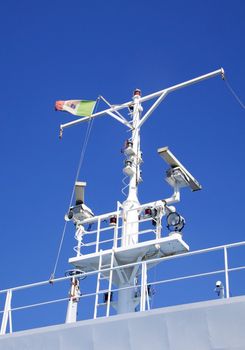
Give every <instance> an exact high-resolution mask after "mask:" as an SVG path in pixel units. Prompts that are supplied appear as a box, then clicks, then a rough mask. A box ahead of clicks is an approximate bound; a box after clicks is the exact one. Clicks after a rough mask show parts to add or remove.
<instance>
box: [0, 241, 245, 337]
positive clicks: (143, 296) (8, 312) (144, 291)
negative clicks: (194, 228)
mask: <svg viewBox="0 0 245 350" xmlns="http://www.w3.org/2000/svg"><path fill="white" fill-rule="evenodd" d="M244 246H245V241H243V242H238V243H233V244H227V245H221V246H216V247H212V248H206V249H202V250H196V251H192V252H187V253H182V254H179V255H172V256H167V257H161V258H156V259H149V260H147V261H139V262H135V263H130V264H125V265H123V266H115V267H113V268H112V270H113V271H116V270H118V269H122V268H123V269H125V268H127V267H135V266H139V267H140V268H141V273H140V275H141V282H140V284H137V285H134V286H130V287H124V288H114V289H112V290H111V292H113V293H117V292H118V291H119V290H122V289H128V288H132V289H134V290H136V289H138V290H140V292H139V293H138V299H139V305H140V306H139V311H144V310H146V309H149V308H150V303H149V295H148V288H147V287H148V286H149V285H151V286H159V285H166V284H168V283H173V282H179V281H184V280H192V279H195V278H200V277H207V276H212V275H217V274H224V278H225V283H224V285H225V291H226V293H225V297H226V298H229V297H230V273H232V272H235V271H242V270H245V265H244V261H243V263H242V264H241V265H239V266H234V267H229V260H228V252H229V250H230V249H232V248H238V247H244ZM217 251H221V252H223V267H222V268H221V269H218V270H212V271H205V272H202V273H195V274H189V275H183V276H178V277H173V278H168V279H159V280H155V281H151V282H148V281H147V278H146V277H145V276H146V275H145V271H147V269H149V268H151V267H152V266H153V265H157V264H159V266H160V264H162V263H165V262H167V261H174V260H176V261H177V260H182V259H185V258H187V257H192V256H199V255H201V254H208V253H211V252H217ZM240 256H241V259H240V260H242V259H243V260H244V254H243V255H242V254H240ZM110 270H111V268H105V269H103V270H97V271H90V272H87V273H81V275H77V276H76V277H77V278H79V277H83V278H84V277H85V276H86V277H89V276H96V275H97V274H98V273H99V272H103V273H105V272H106V271H107V272H109V271H110ZM68 279H70V276H66V277H60V278H56V279H54V280H52V284H57V283H60V282H64V281H66V280H68ZM45 285H46V286H48V285H49V286H50V281H49V280H46V281H41V282H37V283H32V284H27V285H23V286H18V287H14V288H8V289H4V290H1V291H0V299H1V295H4V294H6V297H5V306H4V308H3V310H1V311H0V313H1V314H2V323H1V331H0V334H1V335H3V334H6V332H7V328H8V331H9V333H12V332H13V324H12V320H13V312H16V311H19V310H28V309H31V308H35V307H39V306H45V305H50V304H55V303H59V302H64V301H68V300H69V299H70V298H69V297H64V298H59V299H53V300H46V301H43V302H40V303H30V304H28V305H22V306H15V307H13V306H12V301H13V296H15V295H16V294H17V293H18V292H19V291H22V290H25V289H30V288H37V287H40V286H45ZM102 293H103V291H100V292H99V293H96V292H91V293H84V294H82V295H80V297H79V299H80V301H81V300H83V299H84V298H89V297H95V296H96V295H97V294H102ZM242 293H243V294H245V286H244V290H243V291H242ZM176 304H178V302H177V301H176ZM105 305H106V303H105ZM112 306H113V305H112Z"/></svg>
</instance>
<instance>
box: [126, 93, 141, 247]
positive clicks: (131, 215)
mask: <svg viewBox="0 0 245 350" xmlns="http://www.w3.org/2000/svg"><path fill="white" fill-rule="evenodd" d="M140 97H141V91H140V90H139V89H136V90H135V91H134V96H133V100H134V105H133V130H132V142H133V151H134V154H133V155H132V156H131V161H132V167H133V175H132V176H130V180H129V190H128V197H127V199H126V201H125V202H124V203H123V210H124V227H123V234H122V246H123V247H127V246H131V245H134V244H136V243H138V230H139V224H138V211H137V210H132V209H133V208H136V207H138V206H139V200H138V182H139V178H140V158H141V151H140V128H139V127H138V124H139V121H140V116H141V112H142V106H141V103H140V101H139V99H140ZM128 210H129V211H128Z"/></svg>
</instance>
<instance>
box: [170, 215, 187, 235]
mask: <svg viewBox="0 0 245 350" xmlns="http://www.w3.org/2000/svg"><path fill="white" fill-rule="evenodd" d="M184 226H185V219H184V218H183V217H182V216H180V215H179V214H178V213H177V212H172V213H170V214H168V216H167V228H168V229H169V230H173V231H176V232H181V231H182V230H183V228H184Z"/></svg>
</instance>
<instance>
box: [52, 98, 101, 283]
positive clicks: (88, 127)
mask: <svg viewBox="0 0 245 350" xmlns="http://www.w3.org/2000/svg"><path fill="white" fill-rule="evenodd" d="M99 100H100V98H98V99H97V104H96V106H95V109H96V110H97V107H98V105H99ZM93 122H94V119H93V118H91V119H90V120H89V122H88V126H87V130H86V134H85V139H84V142H83V146H82V150H81V155H80V159H79V163H78V168H77V172H76V177H75V181H74V185H73V189H72V194H71V198H70V202H69V207H68V210H69V209H70V207H71V204H72V201H73V197H74V193H75V185H76V182H77V179H78V176H79V174H80V171H81V167H82V164H83V160H84V156H85V152H86V149H87V145H88V140H89V137H90V134H91V130H92V126H93ZM66 227H67V221H65V224H64V227H63V231H62V235H61V240H60V244H59V248H58V253H57V257H56V260H55V264H54V269H53V272H52V273H51V275H50V278H49V281H50V283H52V281H53V279H54V277H55V273H56V269H57V265H58V262H59V258H60V253H61V249H62V246H63V241H64V238H65V233H66Z"/></svg>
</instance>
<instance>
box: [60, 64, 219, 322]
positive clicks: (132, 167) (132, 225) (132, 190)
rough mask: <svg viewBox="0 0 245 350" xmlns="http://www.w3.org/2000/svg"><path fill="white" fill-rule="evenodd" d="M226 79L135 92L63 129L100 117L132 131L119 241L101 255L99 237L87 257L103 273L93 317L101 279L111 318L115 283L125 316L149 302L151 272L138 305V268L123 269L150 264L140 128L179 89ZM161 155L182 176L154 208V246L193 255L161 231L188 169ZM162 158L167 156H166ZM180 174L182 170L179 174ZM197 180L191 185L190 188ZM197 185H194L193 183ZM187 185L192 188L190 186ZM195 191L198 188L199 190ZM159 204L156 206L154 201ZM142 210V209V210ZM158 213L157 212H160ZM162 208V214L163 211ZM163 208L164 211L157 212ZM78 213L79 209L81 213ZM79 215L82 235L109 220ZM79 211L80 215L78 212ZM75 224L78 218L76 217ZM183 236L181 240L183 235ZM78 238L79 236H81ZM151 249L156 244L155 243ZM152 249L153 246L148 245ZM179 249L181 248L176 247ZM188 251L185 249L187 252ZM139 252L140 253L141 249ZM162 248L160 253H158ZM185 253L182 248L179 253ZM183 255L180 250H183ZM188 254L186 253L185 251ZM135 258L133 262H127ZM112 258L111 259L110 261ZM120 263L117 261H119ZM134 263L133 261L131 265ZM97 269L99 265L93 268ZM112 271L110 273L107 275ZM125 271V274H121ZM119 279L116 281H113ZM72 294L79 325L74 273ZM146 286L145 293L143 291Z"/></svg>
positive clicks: (81, 259)
mask: <svg viewBox="0 0 245 350" xmlns="http://www.w3.org/2000/svg"><path fill="white" fill-rule="evenodd" d="M218 75H221V76H222V78H224V70H223V69H222V68H221V69H218V70H216V71H214V72H211V73H208V74H205V75H202V76H200V77H198V78H195V79H192V80H189V81H186V82H183V83H180V84H177V85H174V86H171V87H169V88H165V89H163V90H161V91H158V92H155V93H152V94H150V95H147V96H144V97H142V96H141V91H140V90H139V89H136V90H135V91H134V93H133V99H132V100H131V101H129V102H126V103H123V104H121V105H115V106H111V107H110V108H108V109H105V110H103V111H100V112H97V113H94V114H92V115H91V116H90V117H83V118H80V119H77V120H73V121H71V122H68V123H66V124H63V125H61V126H60V135H61V136H62V133H63V130H64V129H65V128H67V127H70V126H73V125H76V124H79V123H81V122H84V121H89V120H91V118H96V117H99V116H103V115H106V114H107V115H109V116H111V117H113V118H114V119H116V120H117V121H119V122H120V123H122V124H123V125H125V126H126V127H128V128H129V129H130V131H131V135H132V136H131V138H130V139H129V140H127V141H128V142H129V143H130V152H125V155H126V160H125V168H124V172H125V173H126V174H127V175H128V176H129V185H128V196H127V199H126V200H125V201H124V202H123V203H122V204H121V205H120V206H121V208H120V210H119V208H118V209H117V212H116V219H115V218H114V220H115V222H116V228H115V232H116V233H115V237H116V239H114V245H113V247H112V249H111V250H110V251H108V252H107V251H102V250H99V243H98V237H97V243H96V252H95V254H93V255H92V254H90V256H89V254H88V256H87V259H89V264H90V266H94V270H99V273H98V282H97V293H96V298H95V304H96V305H95V312H94V317H95V318H96V317H97V307H98V306H99V302H98V299H99V297H98V294H99V286H100V279H101V275H102V274H103V275H104V277H103V278H104V279H108V281H109V287H108V293H107V299H106V301H105V303H104V304H106V316H109V314H110V299H111V294H112V293H111V286H112V283H114V284H116V285H117V286H118V301H117V305H116V307H115V308H116V310H117V313H119V314H121V313H126V312H133V311H134V310H135V307H136V305H137V304H139V302H140V309H141V310H144V309H145V303H146V298H145V296H146V294H145V293H147V292H145V291H146V289H147V269H145V267H144V265H142V271H141V296H140V300H139V298H138V300H136V299H137V298H136V297H135V289H134V287H135V278H136V275H137V273H138V271H137V269H135V268H129V267H125V268H124V267H123V264H125V265H127V263H130V262H132V261H133V262H137V261H142V259H145V255H142V249H143V248H142V245H141V246H140V244H139V243H138V241H139V240H138V238H139V220H140V218H139V215H140V213H141V212H142V208H143V209H144V208H146V206H140V203H139V200H138V184H139V182H140V179H141V177H140V163H141V162H142V159H141V149H140V129H141V127H142V125H143V124H144V123H145V121H146V120H147V119H148V118H149V117H150V115H151V114H152V113H153V111H154V110H155V109H156V108H157V107H158V105H159V104H160V103H161V102H162V101H163V99H164V98H165V97H166V96H167V95H168V94H169V93H170V92H173V91H175V90H178V89H180V88H183V87H186V86H188V85H191V84H194V83H198V82H200V81H202V80H205V79H208V78H212V77H215V76H218ZM154 98H155V99H156V100H155V102H154V103H153V104H152V106H151V107H150V108H149V109H148V111H146V113H145V114H144V115H143V116H142V112H143V108H142V105H141V104H142V103H143V102H145V101H148V100H151V99H154ZM125 108H128V109H130V111H131V115H132V121H131V122H130V121H128V120H127V119H126V118H124V117H123V116H122V115H121V114H120V113H119V111H120V110H122V109H125ZM160 151H161V152H162V153H161V152H159V154H160V155H161V156H162V157H163V158H164V157H166V158H165V160H166V159H167V162H168V163H169V164H170V165H171V169H172V170H173V169H176V171H177V173H176V174H177V175H176V174H174V172H172V173H171V174H170V175H169V179H168V180H169V181H168V182H169V183H170V184H171V185H172V186H173V187H174V194H173V196H172V197H171V198H168V199H165V200H162V201H161V204H160V205H159V204H158V207H156V205H155V204H154V205H155V207H154V205H153V203H151V207H152V208H154V210H155V211H156V212H157V214H156V215H157V221H158V224H159V225H158V226H157V229H156V232H157V233H156V240H155V241H154V247H161V248H162V247H164V244H166V242H167V244H169V242H170V241H171V242H173V239H176V242H177V243H178V244H180V245H182V248H181V249H185V250H188V249H189V247H188V246H187V245H186V243H185V242H184V241H182V235H181V234H179V233H180V232H178V231H176V232H174V234H175V236H174V235H173V236H174V237H170V238H169V241H166V240H164V239H162V238H161V237H160V235H159V232H158V231H159V230H161V218H162V216H163V215H167V210H168V213H169V212H170V209H169V208H168V207H167V206H166V205H167V204H172V203H174V202H177V201H179V187H181V186H179V181H180V180H179V177H181V171H180V173H178V171H179V170H178V169H179V165H180V166H181V168H182V171H184V175H186V173H185V170H186V169H185V168H184V167H182V165H181V164H180V163H179V162H178V160H177V159H176V158H175V157H174V156H173V154H172V153H171V152H169V151H168V150H167V148H166V147H165V148H163V149H161V150H160ZM162 154H163V155H162ZM180 170H181V169H180ZM188 175H190V174H189V173H187V175H186V177H185V176H184V177H185V178H184V177H183V174H182V177H183V179H182V181H185V182H186V183H185V184H184V185H183V184H182V187H184V186H186V185H188V186H190V187H191V186H192V185H193V186H194V189H193V188H192V190H195V189H200V188H201V187H199V186H198V183H195V179H192V177H191V176H190V177H188ZM191 181H192V184H191ZM193 181H194V182H193ZM187 182H188V183H187ZM195 186H196V188H195ZM154 203H157V202H154ZM74 208H76V206H74V207H72V210H74ZM139 208H140V209H139ZM156 208H157V209H156ZM159 208H160V209H159ZM158 209H159V211H158ZM76 210H77V209H76ZM79 210H80V212H79V215H80V216H79V220H78V219H76V220H75V221H74V222H75V223H76V227H77V232H78V231H79V232H81V229H82V230H83V225H84V224H86V223H87V224H88V223H91V222H95V220H97V225H98V226H97V233H98V236H99V231H100V224H101V220H102V219H103V218H104V217H105V215H102V216H101V217H100V216H98V217H94V218H92V217H89V216H87V217H83V219H81V212H82V210H83V208H82V206H81V207H80V209H79ZM74 212H75V211H74ZM172 214H173V215H174V213H172ZM119 218H121V220H122V233H121V238H120V239H121V241H120V244H119V245H118V240H117V239H118V227H117V226H118V222H117V221H118V220H119ZM73 219H74V217H73ZM178 234H179V236H178ZM76 236H79V235H76ZM82 238H83V234H82V235H80V236H79V239H78V247H79V248H78V249H77V257H75V258H71V259H70V260H69V261H70V262H71V263H72V264H73V265H74V266H75V267H76V268H80V267H82V266H86V255H85V256H81V254H80V248H81V239H82ZM150 242H151V244H152V242H153V241H150ZM149 244H150V243H149ZM144 247H145V249H146V250H145V251H147V242H146V244H145V246H144ZM174 247H176V245H174ZM183 247H184V248H183ZM118 248H119V250H120V257H119V258H118V257H117V256H116V253H117V251H118ZM137 249H138V250H137ZM159 249H160V248H159ZM178 249H180V248H178ZM180 251H181V250H180ZM180 251H178V250H177V248H176V251H175V248H173V251H172V252H171V254H176V253H178V252H180ZM182 251H183V250H182ZM107 253H108V254H107ZM124 253H125V257H126V258H125V259H126V261H125V259H124V262H123V263H122V264H121V266H122V267H121V268H120V271H121V272H120V271H117V272H118V276H119V278H118V277H117V279H115V278H114V277H113V273H112V269H113V267H114V266H115V265H114V263H116V266H118V265H120V259H122V256H123V254H124ZM106 254H107V255H108V256H110V258H107V255H106ZM129 256H130V259H131V260H130V259H129V258H127V257H129ZM103 259H105V260H106V259H107V262H106V265H105V264H103ZM108 259H109V260H108ZM117 259H118V260H117ZM127 259H129V260H130V261H127ZM93 264H94V265H93ZM105 266H107V268H105V270H104V271H105V272H103V273H102V268H103V267H105ZM108 266H109V271H108ZM119 272H120V273H119ZM123 276H126V278H123ZM113 278H114V279H113ZM71 282H72V284H71V292H70V296H71V297H70V299H69V305H68V311H67V319H66V322H67V323H69V322H74V321H75V320H76V312H77V303H78V301H79V281H77V279H76V272H74V273H71ZM142 284H143V288H142Z"/></svg>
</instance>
